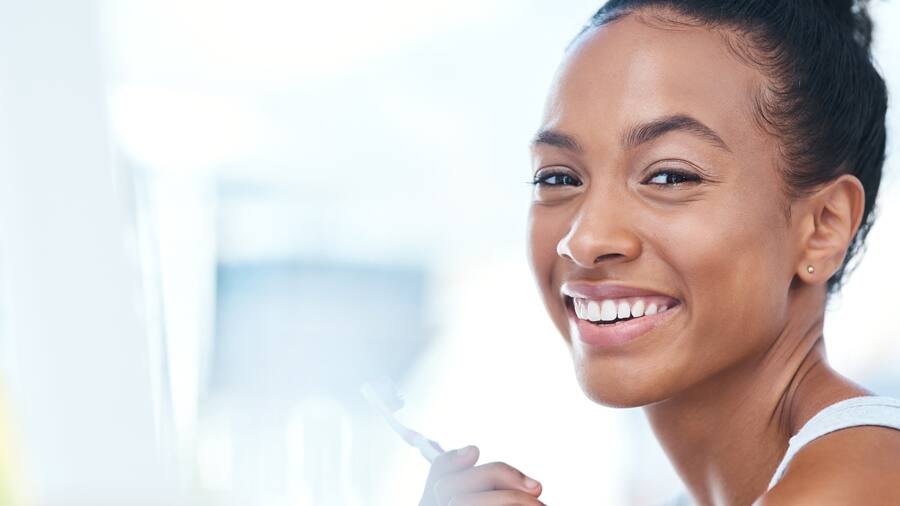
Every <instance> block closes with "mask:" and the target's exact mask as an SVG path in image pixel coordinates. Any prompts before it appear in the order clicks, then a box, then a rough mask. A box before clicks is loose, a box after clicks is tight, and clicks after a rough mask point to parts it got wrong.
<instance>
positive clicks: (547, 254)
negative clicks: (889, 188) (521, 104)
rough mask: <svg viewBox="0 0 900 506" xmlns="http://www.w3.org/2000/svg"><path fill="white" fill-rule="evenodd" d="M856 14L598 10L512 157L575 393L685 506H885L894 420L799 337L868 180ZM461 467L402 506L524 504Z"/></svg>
mask: <svg viewBox="0 0 900 506" xmlns="http://www.w3.org/2000/svg"><path fill="white" fill-rule="evenodd" d="M862 7H864V6H860V5H856V6H854V5H853V4H852V3H851V2H850V1H825V0H781V1H776V0H743V1H729V0H724V1H717V0H706V1H704V0H693V1H691V0H683V1H676V0H671V1H659V0H612V1H610V2H609V3H608V4H607V5H605V6H604V7H603V8H602V9H600V11H599V12H598V13H597V14H596V15H595V16H594V18H593V19H592V22H591V23H590V25H589V26H588V27H587V28H586V29H585V30H584V31H583V32H582V33H581V34H580V35H579V36H578V38H577V39H576V40H575V41H574V42H573V44H572V46H571V47H570V48H569V50H568V52H567V55H566V57H565V60H564V62H563V64H562V66H561V68H560V70H559V72H558V75H557V77H556V80H555V83H554V85H553V86H552V89H551V92H550V95H549V99H548V102H547V105H546V110H545V116H544V119H543V124H542V125H541V127H540V129H539V132H538V134H537V136H536V138H535V140H534V143H533V146H532V150H533V160H534V166H533V169H534V184H535V190H534V199H533V204H532V207H531V213H530V223H529V234H530V238H529V241H530V242H529V244H530V252H529V253H530V261H531V265H532V268H533V272H534V275H535V277H536V279H537V282H538V286H539V288H540V291H541V294H542V297H543V300H544V303H545V306H546V309H547V311H548V313H549V314H550V316H551V318H552V319H553V321H554V323H555V324H556V326H557V328H558V329H559V332H560V333H561V334H562V336H563V338H564V340H565V342H566V344H567V345H568V347H569V349H570V351H571V354H572V357H573V361H574V364H575V369H576V373H577V377H578V380H579V383H580V385H581V386H582V388H583V390H584V392H585V393H586V394H587V396H588V397H589V398H591V399H592V400H594V401H596V402H598V403H601V404H604V405H607V406H616V407H632V406H643V407H644V411H645V413H646V415H647V417H648V419H649V421H650V424H651V427H652V428H653V430H654V432H655V434H656V436H657V438H658V439H659V441H660V443H661V444H662V446H663V448H664V449H665V451H666V453H667V454H668V456H669V458H670V459H671V461H672V463H673V465H674V466H675V468H676V470H677V471H678V473H679V475H680V476H681V478H682V480H683V481H684V483H685V485H686V486H687V489H688V491H689V492H690V495H691V496H692V497H693V500H694V502H696V503H698V504H717V505H718V504H728V505H732V504H735V505H741V504H762V505H767V506H768V505H782V504H816V505H829V504H900V402H897V401H895V400H892V399H888V398H880V397H874V396H872V394H870V393H869V392H867V391H866V390H864V389H863V388H861V387H859V386H857V385H856V384H854V383H853V382H851V381H850V380H848V379H846V378H844V377H842V376H841V375H839V374H837V373H836V372H835V371H834V370H832V369H830V368H829V366H828V364H827V362H826V356H825V349H824V345H823V337H822V329H823V319H824V311H825V304H826V300H827V298H828V295H829V294H830V293H833V292H834V291H835V290H836V289H837V288H838V287H839V286H840V283H841V280H842V277H843V274H844V272H845V269H846V266H847V263H848V261H849V260H850V259H851V258H852V257H853V254H854V253H855V252H856V251H857V250H858V249H859V248H860V246H862V244H863V241H864V240H865V237H866V233H867V231H868V229H869V227H870V226H871V224H872V209H873V205H874V202H875V196H876V194H877V191H878V186H879V181H880V179H881V168H882V165H883V161H884V149H885V124H884V123H885V110H886V101H887V100H886V91H885V86H884V82H883V80H882V78H881V77H880V76H879V74H878V72H877V71H876V70H875V68H874V67H873V65H872V64H871V62H870V59H869V44H870V40H871V24H870V23H869V20H868V17H867V16H866V14H865V10H864V9H863V8H862ZM838 429H843V430H838ZM792 437H794V439H791V438H792ZM789 443H790V449H789ZM477 458H478V451H477V449H476V448H472V447H470V448H467V449H465V451H457V452H450V453H447V454H445V455H443V456H442V457H441V458H439V459H438V460H437V461H436V462H435V463H434V465H433V466H432V470H431V473H430V475H429V479H428V483H427V485H426V490H425V494H424V497H423V499H422V505H427V506H432V505H441V506H443V505H446V504H453V505H454V506H464V505H465V506H469V505H479V506H487V505H509V504H522V505H533V504H542V503H541V502H540V500H539V497H540V493H541V485H540V484H539V483H538V482H536V481H535V480H533V479H531V478H528V477H526V476H524V475H523V474H521V473H520V472H518V471H517V470H516V469H514V468H512V467H511V466H508V465H506V464H502V463H494V464H487V465H481V466H475V463H476V461H477ZM598 458H602V457H598ZM585 502H586V503H587V502H588V499H586V501H585Z"/></svg>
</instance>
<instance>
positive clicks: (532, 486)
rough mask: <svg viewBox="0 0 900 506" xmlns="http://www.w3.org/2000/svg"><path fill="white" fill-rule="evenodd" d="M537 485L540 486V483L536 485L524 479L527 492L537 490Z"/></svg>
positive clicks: (528, 479)
mask: <svg viewBox="0 0 900 506" xmlns="http://www.w3.org/2000/svg"><path fill="white" fill-rule="evenodd" d="M538 485H540V483H538V482H537V481H535V480H533V479H531V478H529V477H527V476H526V477H525V488H527V489H528V490H534V489H536V488H538Z"/></svg>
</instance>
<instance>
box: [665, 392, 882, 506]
mask: <svg viewBox="0 0 900 506" xmlns="http://www.w3.org/2000/svg"><path fill="white" fill-rule="evenodd" d="M867 425H868V426H872V425H874V426H878V427H888V428H891V429H897V430H900V399H894V398H892V397H881V396H874V395H870V396H864V397H853V398H851V399H846V400H843V401H840V402H836V403H834V404H832V405H830V406H828V407H826V408H825V409H823V410H822V411H819V412H818V413H816V415H815V416H813V417H812V418H810V419H809V421H808V422H806V423H805V424H804V425H803V427H801V428H800V431H799V432H797V434H795V435H794V436H793V437H792V438H791V439H790V440H789V441H788V449H787V451H786V452H785V454H784V458H783V459H781V463H780V464H778V469H776V471H775V474H774V475H773V476H772V480H771V481H770V482H769V489H771V488H772V487H774V486H775V484H776V483H778V480H780V479H781V477H782V476H783V475H784V470H785V469H787V466H788V464H790V463H791V460H792V459H793V458H794V456H795V455H797V452H799V451H800V450H801V449H802V448H803V447H804V446H806V445H808V444H809V443H811V442H812V441H814V440H816V439H818V438H820V437H822V436H824V435H826V434H831V433H832V432H834V431H838V430H841V429H848V428H850V427H861V426H867ZM668 504H669V505H671V506H687V505H691V504H693V502H692V501H691V499H690V496H688V495H687V494H686V493H683V494H681V495H679V496H678V497H676V498H675V499H674V500H673V501H671V502H669V503H668Z"/></svg>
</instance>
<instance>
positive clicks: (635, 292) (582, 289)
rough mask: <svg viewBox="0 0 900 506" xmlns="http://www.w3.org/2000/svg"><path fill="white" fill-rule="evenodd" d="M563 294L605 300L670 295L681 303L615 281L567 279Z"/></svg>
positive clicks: (561, 289)
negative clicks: (614, 282)
mask: <svg viewBox="0 0 900 506" xmlns="http://www.w3.org/2000/svg"><path fill="white" fill-rule="evenodd" d="M559 292H560V293H561V294H562V295H565V296H567V297H572V298H581V299H590V300H603V299H625V298H628V297H669V298H670V299H673V300H675V301H676V302H678V303H679V304H680V303H681V301H680V300H678V298H677V297H672V296H671V295H669V294H666V293H662V292H657V291H654V290H651V289H648V288H638V287H633V286H627V285H618V284H613V283H590V282H587V281H567V282H565V283H563V284H562V286H561V287H560V289H559Z"/></svg>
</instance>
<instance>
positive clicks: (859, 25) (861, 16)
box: [822, 0, 872, 51]
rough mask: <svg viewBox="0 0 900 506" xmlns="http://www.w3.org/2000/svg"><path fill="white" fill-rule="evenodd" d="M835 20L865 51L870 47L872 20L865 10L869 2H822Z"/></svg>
mask: <svg viewBox="0 0 900 506" xmlns="http://www.w3.org/2000/svg"><path fill="white" fill-rule="evenodd" d="M822 2H823V3H824V4H825V7H826V8H827V9H829V10H830V11H831V12H832V13H833V14H834V16H835V17H836V18H837V20H838V21H839V22H840V23H841V24H842V25H843V26H844V28H845V29H847V30H849V31H850V33H851V34H852V35H853V40H855V41H856V43H857V44H859V45H860V46H862V48H863V49H865V50H866V51H868V50H869V47H870V46H871V45H872V18H870V17H869V12H868V10H867V7H868V3H869V0H822Z"/></svg>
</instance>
